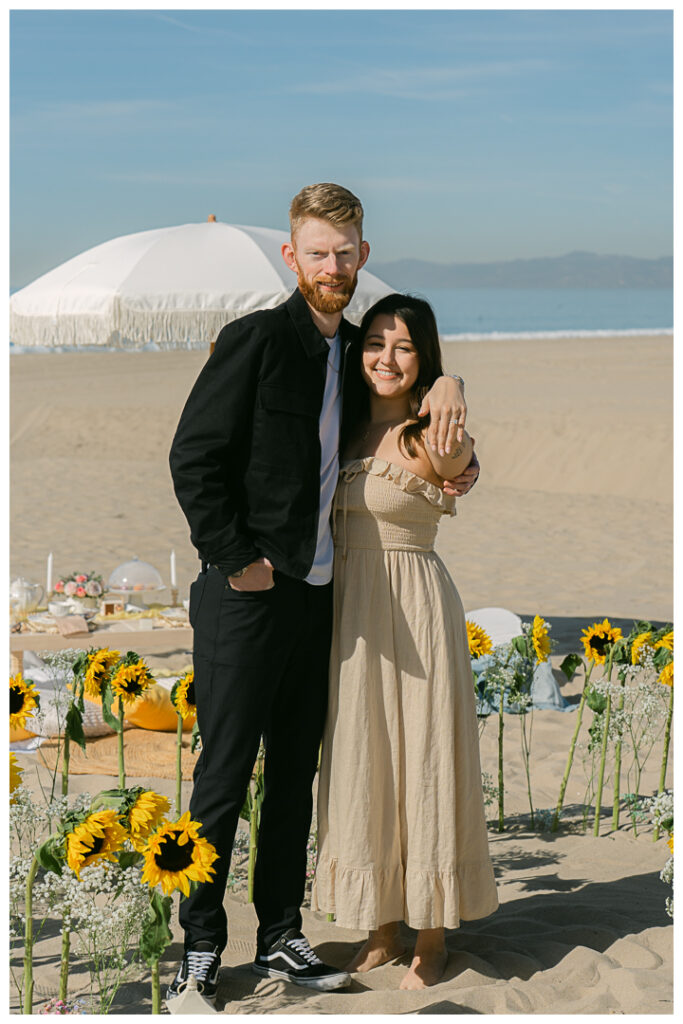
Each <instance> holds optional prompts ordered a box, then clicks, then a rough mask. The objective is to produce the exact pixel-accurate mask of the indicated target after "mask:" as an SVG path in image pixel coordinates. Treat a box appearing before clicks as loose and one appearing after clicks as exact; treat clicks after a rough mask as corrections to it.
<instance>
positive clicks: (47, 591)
mask: <svg viewBox="0 0 683 1024" xmlns="http://www.w3.org/2000/svg"><path fill="white" fill-rule="evenodd" d="M51 593H52V552H50V554H49V555H48V556H47V580H46V587H45V596H46V597H49V596H50V594H51Z"/></svg>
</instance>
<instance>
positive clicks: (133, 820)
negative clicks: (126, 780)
mask: <svg viewBox="0 0 683 1024" xmlns="http://www.w3.org/2000/svg"><path fill="white" fill-rule="evenodd" d="M170 808H171V805H170V804H169V802H168V800H167V799H166V797H165V796H161V795H160V794H159V793H155V792H154V790H152V789H148V790H146V791H145V792H144V793H140V796H139V797H138V798H137V800H136V801H135V803H134V804H133V806H132V807H131V809H130V814H129V817H128V838H129V839H130V841H131V843H132V844H133V848H134V849H136V850H137V851H138V852H139V853H142V852H143V850H144V848H145V844H146V842H147V838H148V836H149V834H150V833H151V832H153V831H154V829H155V828H157V826H158V825H159V823H160V822H161V821H162V819H163V817H164V815H165V814H167V813H168V811H169V810H170Z"/></svg>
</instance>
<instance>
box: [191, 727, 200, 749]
mask: <svg viewBox="0 0 683 1024" xmlns="http://www.w3.org/2000/svg"><path fill="white" fill-rule="evenodd" d="M201 742H202V737H201V734H200V732H199V723H198V722H197V721H195V723H194V725H193V726H192V735H191V742H190V753H191V754H194V752H195V750H196V749H197V747H198V746H200V745H201Z"/></svg>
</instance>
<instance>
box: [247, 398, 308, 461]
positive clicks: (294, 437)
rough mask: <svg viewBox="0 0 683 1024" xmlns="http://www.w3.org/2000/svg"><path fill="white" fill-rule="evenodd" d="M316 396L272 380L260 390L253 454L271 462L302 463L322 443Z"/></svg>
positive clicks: (257, 400) (258, 458)
mask: <svg viewBox="0 0 683 1024" xmlns="http://www.w3.org/2000/svg"><path fill="white" fill-rule="evenodd" d="M319 413H320V410H319V408H318V405H317V403H316V401H315V399H313V398H311V396H310V395H305V394H302V393H301V392H295V391H289V390H288V389H287V388H281V387H276V386H275V385H272V384H260V385H259V386H258V389H257V393H256V409H255V414H254V434H253V444H252V456H253V458H255V459H256V460H257V461H258V462H260V463H261V464H265V465H269V466H274V465H276V466H300V465H301V460H302V458H303V459H304V460H305V459H306V458H307V456H309V455H312V454H313V451H314V449H315V447H316V445H317V444H318V417H319Z"/></svg>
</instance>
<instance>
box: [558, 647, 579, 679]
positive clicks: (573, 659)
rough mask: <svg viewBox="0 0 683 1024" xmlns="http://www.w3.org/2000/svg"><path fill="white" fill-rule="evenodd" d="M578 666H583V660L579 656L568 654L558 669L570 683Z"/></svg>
mask: <svg viewBox="0 0 683 1024" xmlns="http://www.w3.org/2000/svg"><path fill="white" fill-rule="evenodd" d="M579 665H583V658H582V657H581V655H580V654H576V653H572V654H568V655H567V657H566V658H564V660H563V661H562V664H561V665H560V669H561V670H562V672H564V674H565V676H566V677H567V679H568V680H570V681H571V680H572V679H573V677H574V673H575V672H576V670H577V668H578V667H579Z"/></svg>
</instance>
